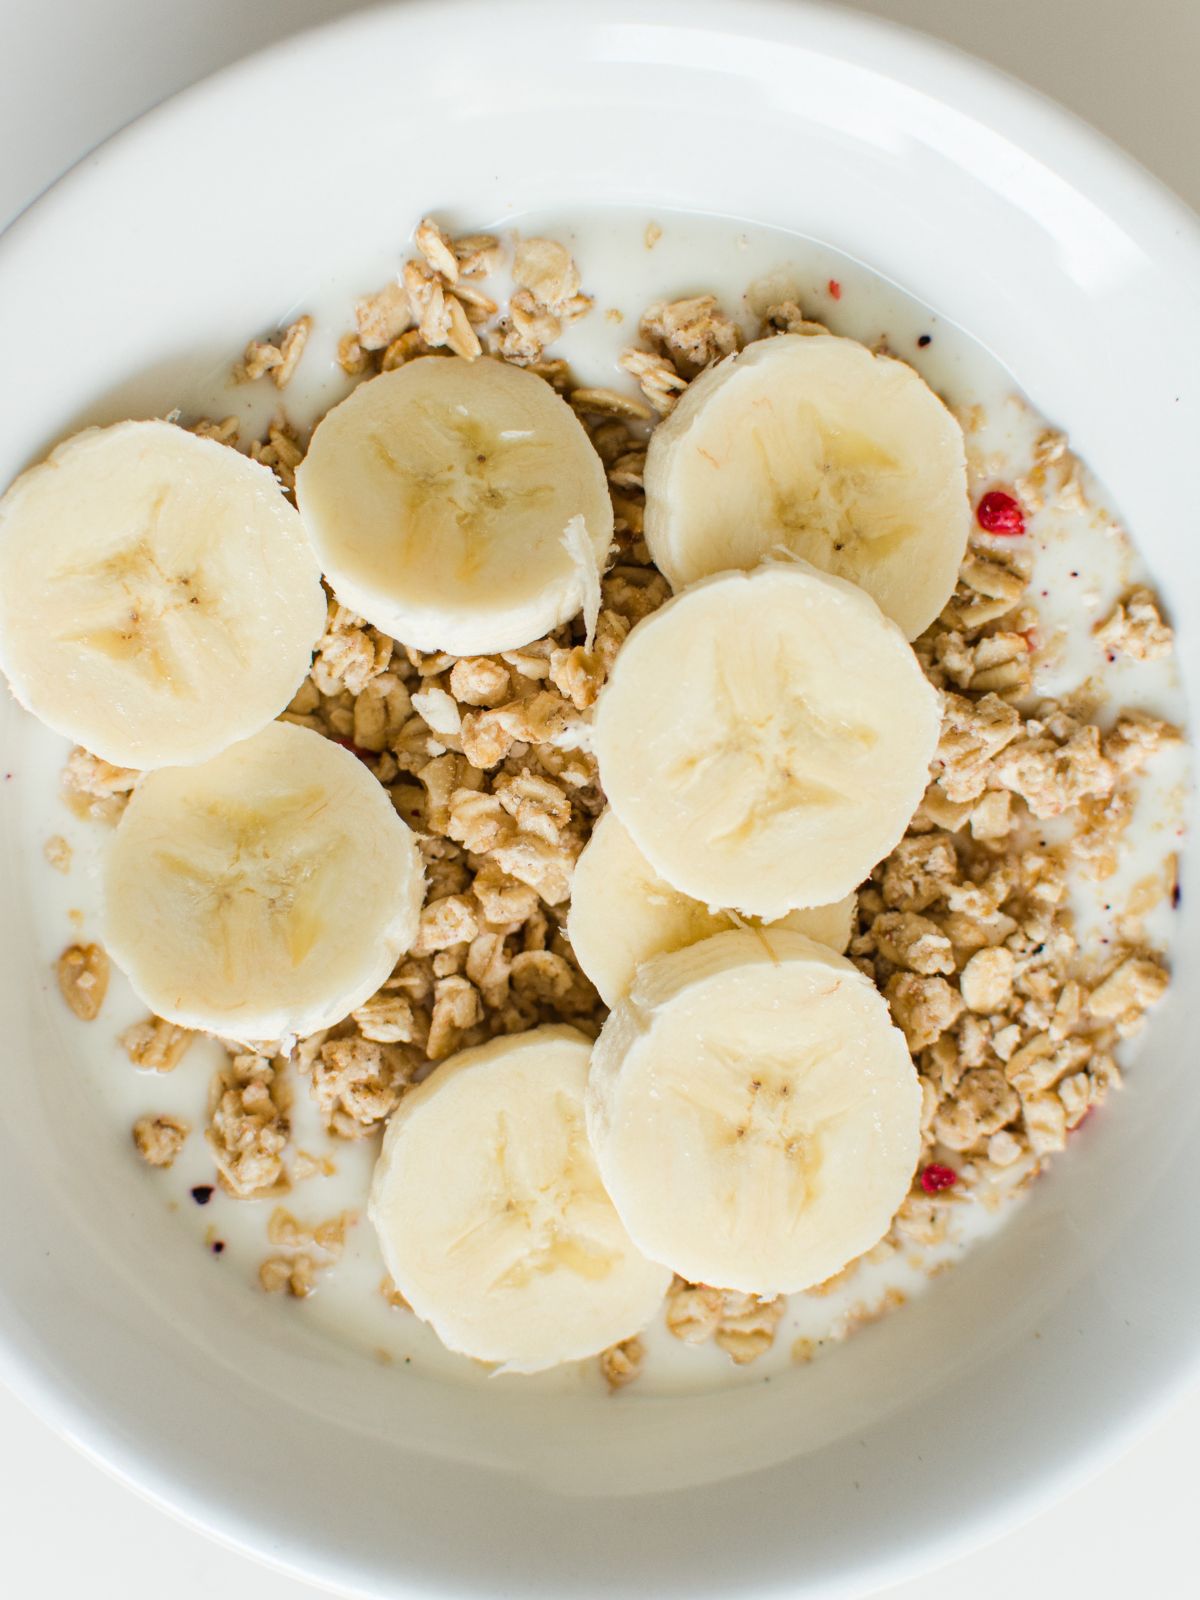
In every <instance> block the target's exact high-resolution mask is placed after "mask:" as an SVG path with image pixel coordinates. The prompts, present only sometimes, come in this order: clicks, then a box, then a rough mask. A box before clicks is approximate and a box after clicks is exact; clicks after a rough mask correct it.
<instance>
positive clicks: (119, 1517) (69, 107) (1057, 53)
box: [0, 0, 1200, 1600]
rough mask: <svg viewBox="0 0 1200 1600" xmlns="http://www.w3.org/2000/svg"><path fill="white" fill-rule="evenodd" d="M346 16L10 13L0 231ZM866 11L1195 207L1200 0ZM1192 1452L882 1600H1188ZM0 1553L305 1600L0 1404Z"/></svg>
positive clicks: (10, 1571)
mask: <svg viewBox="0 0 1200 1600" xmlns="http://www.w3.org/2000/svg"><path fill="white" fill-rule="evenodd" d="M358 3H359V0H3V3H2V4H0V226H3V225H4V224H5V223H6V222H7V221H8V220H9V219H10V218H11V217H12V216H14V215H15V214H16V213H17V212H18V211H19V210H20V209H21V208H22V207H23V206H24V205H26V204H27V203H28V202H29V201H30V200H31V199H33V198H34V197H35V196H36V195H37V194H38V193H39V192H40V190H41V189H42V188H44V187H45V185H46V184H47V183H49V182H51V181H52V180H53V179H54V178H55V177H56V176H57V175H58V174H59V173H60V172H61V171H62V170H63V169H64V168H66V167H67V166H69V165H70V164H71V163H72V162H73V161H74V160H76V159H77V158H78V157H79V156H81V155H83V154H84V153H85V152H86V151H87V150H88V149H89V148H90V147H91V146H92V145H94V144H95V143H96V142H97V141H98V140H100V139H102V138H104V137H105V135H107V134H109V133H111V132H113V130H114V129H116V128H118V127H120V126H121V125H122V124H123V123H125V122H127V121H128V120H129V119H130V118H131V117H133V116H135V115H136V114H137V113H138V112H140V111H142V110H144V109H145V108H146V107H148V106H151V105H153V104H155V102H157V101H159V100H161V99H162V98H163V97H164V96H166V95H168V94H170V93H171V92H172V91H173V90H175V89H178V88H180V87H182V86H183V85H184V84H187V83H191V82H193V81H194V80H195V79H197V78H199V77H201V76H203V75H204V74H205V73H207V72H209V71H211V70H212V69H213V68H215V67H218V66H221V65H223V64H224V63H226V62H228V61H232V60H234V59H235V58H237V57H238V56H241V55H243V54H245V53H246V52H247V51H249V50H254V49H257V48H259V47H260V46H262V45H264V44H268V43H270V42H271V41H272V40H274V39H277V38H280V37H282V36H283V35H285V34H287V33H290V32H294V31H296V30H298V29H300V28H302V27H306V26H308V25H309V24H311V23H314V22H319V21H322V20H325V19H327V18H331V17H335V16H338V15H341V14H343V13H345V12H348V11H352V10H354V9H356V7H357V5H358ZM564 3H568V4H569V3H571V0H564ZM593 3H602V0H593ZM859 3H860V6H861V9H864V10H869V11H873V12H876V13H878V14H880V15H883V16H888V17H892V18H895V19H897V20H899V21H905V22H909V23H912V24H914V25H915V26H917V27H921V28H924V29H926V30H927V31H928V32H930V33H934V34H937V35H938V36H940V37H941V38H943V39H947V40H950V41H952V42H953V43H955V44H958V45H961V46H962V47H963V48H965V49H968V50H971V51H973V52H974V53H975V54H977V55H981V56H984V57H986V58H987V59H989V60H991V61H993V62H995V63H996V64H997V65H999V66H1001V67H1004V68H1005V69H1006V70H1007V71H1009V72H1011V73H1014V74H1015V75H1017V76H1020V77H1022V78H1025V79H1026V80H1027V81H1029V82H1031V83H1033V84H1035V85H1036V86H1037V87H1038V88H1040V89H1042V90H1044V91H1045V92H1046V93H1048V94H1051V95H1054V96H1056V97H1057V98H1058V99H1060V100H1062V101H1063V102H1065V103H1066V104H1067V105H1068V106H1070V107H1071V108H1072V109H1073V110H1074V111H1076V112H1078V113H1080V114H1081V115H1082V116H1084V117H1086V118H1087V119H1088V120H1089V121H1091V122H1093V123H1095V124H1096V125H1097V126H1098V127H1100V128H1101V129H1103V130H1104V131H1105V132H1106V133H1107V134H1109V135H1110V136H1111V137H1112V138H1114V139H1115V140H1117V141H1118V142H1119V143H1121V144H1123V145H1124V146H1125V147H1126V148H1127V149H1129V150H1131V151H1132V152H1133V153H1134V154H1135V155H1136V156H1138V157H1139V158H1140V159H1141V160H1142V161H1143V162H1144V163H1145V165H1146V166H1148V167H1149V168H1150V169H1151V170H1152V171H1153V172H1155V173H1157V174H1158V176H1159V177H1161V178H1163V179H1164V180H1165V181H1166V182H1167V183H1169V184H1171V185H1172V186H1173V187H1174V188H1175V189H1176V190H1178V191H1179V192H1180V193H1181V194H1182V195H1183V196H1184V198H1185V199H1187V200H1189V201H1190V202H1191V204H1192V205H1193V206H1196V207H1197V208H1198V209H1200V163H1198V162H1197V161H1196V157H1195V152H1196V151H1197V149H1200V99H1198V98H1197V96H1196V93H1195V64H1196V62H1197V60H1200V5H1197V3H1196V0H1141V4H1140V5H1139V6H1137V7H1136V8H1135V7H1132V6H1131V5H1130V4H1129V0H859ZM81 270H83V271H86V264H85V263H81ZM1098 1376H1099V1375H1098ZM1101 1392H1102V1384H1099V1385H1098V1394H1100V1393H1101ZM1098 1403H1102V1400H1099V1401H1098ZM1197 1434H1200V1392H1197V1393H1196V1394H1194V1395H1192V1396H1190V1397H1188V1398H1186V1399H1183V1400H1181V1401H1180V1402H1179V1403H1178V1404H1177V1405H1176V1406H1175V1408H1174V1410H1173V1411H1172V1413H1171V1415H1170V1416H1169V1417H1168V1418H1167V1419H1166V1420H1164V1421H1163V1422H1161V1423H1160V1424H1159V1425H1158V1426H1157V1427H1156V1428H1155V1429H1154V1430H1153V1431H1152V1432H1151V1433H1150V1434H1149V1435H1148V1436H1147V1437H1146V1438H1144V1439H1143V1440H1142V1442H1141V1443H1140V1444H1139V1445H1138V1446H1136V1447H1135V1448H1134V1449H1133V1450H1132V1451H1131V1452H1130V1453H1129V1454H1128V1455H1127V1456H1126V1457H1125V1458H1124V1459H1123V1460H1121V1461H1120V1462H1118V1463H1117V1464H1116V1465H1115V1466H1112V1467H1110V1468H1108V1469H1107V1470H1106V1471H1105V1472H1104V1473H1102V1474H1101V1475H1100V1476H1099V1477H1098V1478H1096V1479H1095V1480H1094V1481H1093V1482H1092V1483H1091V1484H1090V1485H1089V1486H1088V1487H1087V1488H1085V1489H1083V1490H1081V1491H1079V1492H1077V1493H1076V1494H1074V1495H1073V1496H1072V1497H1071V1498H1070V1499H1068V1500H1066V1501H1064V1502H1062V1503H1060V1504H1059V1505H1056V1506H1053V1507H1051V1508H1050V1509H1049V1510H1047V1511H1045V1512H1044V1513H1043V1514H1042V1515H1041V1516H1040V1517H1038V1518H1037V1519H1036V1520H1035V1521H1033V1522H1031V1523H1028V1524H1027V1525H1026V1526H1025V1527H1023V1528H1020V1529H1018V1530H1016V1531H1015V1532H1013V1533H1010V1534H1009V1535H1008V1536H1007V1537H1006V1538H1004V1539H1002V1540H1001V1541H1000V1542H999V1543H997V1544H994V1545H992V1546H990V1547H988V1548H987V1549H984V1550H980V1551H979V1552H977V1553H976V1554H975V1555H973V1556H971V1557H969V1558H967V1559H965V1560H962V1561H960V1562H957V1563H956V1564H955V1565H954V1566H952V1567H949V1568H947V1569H945V1570H944V1571H943V1572H941V1573H939V1574H938V1576H937V1577H936V1578H935V1579H932V1580H917V1581H914V1582H912V1583H908V1584H904V1585H902V1586H901V1587H900V1588H898V1589H893V1590H891V1591H889V1593H890V1595H891V1596H892V1597H893V1600H929V1596H930V1595H932V1594H935V1593H936V1594H938V1595H954V1594H959V1593H969V1594H970V1595H971V1596H972V1600H1012V1597H1013V1596H1014V1595H1020V1596H1022V1597H1024V1600H1051V1597H1053V1600H1058V1597H1060V1596H1068V1595H1073V1594H1078V1593H1087V1594H1088V1595H1089V1596H1090V1597H1091V1600H1116V1597H1117V1596H1122V1597H1123V1596H1124V1595H1125V1594H1126V1593H1128V1592H1129V1591H1131V1590H1132V1591H1134V1592H1138V1593H1156V1594H1160V1595H1162V1596H1164V1597H1166V1600H1175V1597H1176V1596H1182V1595H1184V1594H1186V1593H1192V1592H1195V1579H1194V1578H1192V1577H1191V1576H1190V1574H1191V1568H1192V1565H1193V1550H1194V1546H1193V1538H1194V1535H1193V1530H1192V1522H1191V1519H1192V1516H1193V1515H1194V1510H1193V1500H1194V1492H1193V1485H1194V1469H1193V1466H1192V1463H1193V1461H1194V1451H1195V1439H1196V1436H1197ZM1037 1447H1038V1419H1037V1418H1036V1417H1031V1418H1030V1422H1029V1449H1030V1454H1031V1457H1032V1456H1033V1455H1035V1454H1036V1451H1037ZM0 1550H2V1551H3V1556H2V1557H0V1563H2V1567H3V1571H4V1579H5V1581H4V1584H3V1589H4V1593H5V1594H8V1595H12V1596H13V1597H14V1600H17V1597H20V1600H60V1597H62V1600H66V1597H68V1596H81V1597H87V1600H117V1597H118V1596H119V1597H120V1600H150V1597H151V1596H153V1597H154V1600H160V1596H161V1595H162V1594H163V1593H167V1594H169V1595H170V1596H171V1597H172V1600H213V1597H214V1596H225V1597H229V1600H303V1597H304V1596H306V1595H312V1594H313V1593H314V1590H313V1589H312V1588H311V1587H310V1586H309V1585H307V1584H304V1583H301V1582H298V1581H297V1580H295V1579H292V1578H287V1577H283V1576H281V1575H279V1574H277V1573H274V1572H270V1571H267V1570H266V1569H265V1568H261V1567H259V1566H257V1565H255V1564H253V1563H252V1562H250V1561H248V1560H246V1559H245V1558H244V1557H242V1556H240V1555H236V1554H234V1553H233V1552H231V1551H228V1550H225V1549H223V1548H222V1547H220V1546H218V1545H216V1544H214V1543H212V1542H210V1541H209V1540H208V1539H206V1538H205V1537H203V1536H202V1535H201V1534H198V1533H195V1532H193V1531H192V1530H191V1529H189V1528H185V1527H182V1526H180V1525H179V1524H177V1523H175V1522H173V1521H172V1520H170V1519H169V1518H168V1517H166V1516H164V1515H163V1514H162V1513H161V1512H159V1511H158V1510H156V1509H154V1508H152V1507H151V1506H149V1505H147V1504H145V1503H143V1502H142V1501H140V1500H139V1499H137V1498H136V1497H135V1496H134V1495H132V1494H131V1493H129V1492H128V1490H126V1489H124V1488H122V1487H121V1486H119V1485H118V1484H116V1483H114V1482H112V1481H111V1480H110V1479H109V1478H107V1477H106V1476H105V1475H104V1474H103V1473H102V1472H101V1471H100V1470H99V1469H98V1468H97V1467H95V1466H94V1465H92V1464H91V1463H89V1462H88V1461H86V1460H84V1459H83V1457H81V1456H79V1455H77V1454H76V1453H75V1452H74V1450H72V1449H71V1447H70V1446H69V1445H68V1444H66V1443H65V1442H63V1441H62V1440H60V1439H58V1438H56V1437H55V1436H54V1435H53V1434H51V1433H50V1431H49V1430H48V1429H47V1428H45V1427H44V1426H43V1424H42V1423H40V1422H39V1421H38V1420H37V1419H36V1418H34V1417H33V1416H32V1415H31V1414H30V1413H29V1412H28V1411H27V1410H26V1409H25V1408H24V1406H23V1405H22V1404H21V1403H20V1402H19V1401H18V1400H16V1399H15V1398H14V1397H13V1396H12V1395H10V1394H8V1393H6V1392H5V1391H3V1390H2V1389H0ZM1185 1574H1186V1575H1187V1576H1186V1577H1185Z"/></svg>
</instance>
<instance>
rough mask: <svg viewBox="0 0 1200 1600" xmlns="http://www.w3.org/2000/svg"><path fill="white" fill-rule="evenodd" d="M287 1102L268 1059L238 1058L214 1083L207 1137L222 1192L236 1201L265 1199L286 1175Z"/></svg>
mask: <svg viewBox="0 0 1200 1600" xmlns="http://www.w3.org/2000/svg"><path fill="white" fill-rule="evenodd" d="M283 1101H284V1095H283V1093H282V1085H281V1084H280V1083H279V1081H278V1075H277V1070H276V1068H275V1067H274V1066H273V1065H272V1063H271V1061H270V1060H269V1059H268V1058H267V1057H266V1056H261V1055H255V1054H251V1053H245V1054H240V1055H233V1056H231V1057H230V1060H229V1063H228V1065H227V1066H226V1067H225V1068H223V1069H222V1071H220V1072H218V1073H217V1075H216V1077H215V1078H214V1080H213V1085H212V1091H211V1093H210V1096H209V1111H208V1128H207V1130H206V1131H205V1135H204V1137H205V1139H206V1140H207V1142H208V1148H209V1150H210V1151H211V1152H212V1158H213V1161H214V1163H215V1164H216V1168H217V1173H218V1176H219V1178H220V1181H221V1187H222V1188H223V1189H224V1190H225V1192H226V1194H229V1195H232V1196H233V1198H234V1199H235V1200H246V1199H250V1198H251V1197H254V1196H258V1195H261V1194H264V1193H265V1192H266V1191H268V1190H270V1189H272V1188H274V1186H275V1185H276V1184H277V1183H278V1182H279V1180H280V1178H281V1177H282V1176H283V1152H284V1150H285V1148H286V1146H287V1142H288V1135H289V1132H290V1124H289V1122H288V1117H287V1113H286V1109H285V1106H284V1104H283Z"/></svg>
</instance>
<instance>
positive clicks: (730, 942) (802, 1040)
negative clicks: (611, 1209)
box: [587, 928, 921, 1295]
mask: <svg viewBox="0 0 1200 1600" xmlns="http://www.w3.org/2000/svg"><path fill="white" fill-rule="evenodd" d="M920 1117H921V1091H920V1088H919V1085H918V1081H917V1073H916V1069H915V1068H914V1066H913V1064H912V1059H911V1057H910V1056H909V1053H908V1047H907V1046H906V1044H905V1042H904V1036H903V1034H902V1033H900V1031H899V1030H898V1029H897V1028H895V1027H893V1026H892V1023H891V1019H890V1017H889V1015H888V1009H887V1006H886V1004H885V1003H884V1001H883V998H882V997H881V995H880V994H879V992H878V990H877V989H876V988H875V986H874V985H873V984H872V983H870V982H869V981H868V980H867V979H866V978H865V977H864V976H863V975H862V973H861V972H859V971H858V969H857V968H856V967H854V966H853V965H852V964H851V963H850V962H849V961H847V960H846V959H845V958H844V957H842V956H838V955H834V954H833V952H832V951H830V950H826V949H824V948H823V947H822V946H821V945H819V944H817V943H815V941H813V940H811V939H806V938H805V937H804V936H803V935H802V934H799V933H788V932H781V931H779V930H777V929H773V928H772V929H769V930H762V931H759V932H746V931H738V932H733V933H719V934H716V935H715V936H714V937H713V938H711V939H705V940H704V941H703V942H702V943H700V944H695V945H692V946H691V947H690V948H689V949H687V950H678V951H675V952H674V953H672V954H669V955H664V956H657V957H655V959H654V960H652V961H648V962H647V963H646V964H645V965H644V966H643V967H641V968H640V969H639V971H638V975H637V979H636V981H635V983H634V986H633V989H632V990H631V992H630V994H629V995H628V997H627V998H626V999H625V1000H623V1001H621V1003H620V1004H619V1005H618V1006H617V1007H616V1009H615V1010H614V1011H613V1012H612V1014H611V1015H610V1016H609V1018H608V1021H607V1022H606V1023H605V1024H604V1029H603V1031H602V1033H601V1035H600V1038H599V1039H598V1041H597V1042H596V1046H595V1049H594V1051H593V1054H592V1067H591V1074H590V1077H589V1079H588V1092H587V1121H588V1132H589V1134H590V1136H591V1140H592V1144H593V1147H594V1148H595V1151H596V1159H597V1161H598V1162H599V1164H600V1173H601V1176H602V1177H603V1179H604V1183H605V1186H606V1188H607V1189H608V1192H609V1194H610V1195H611V1196H612V1198H613V1202H614V1204H615V1205H616V1208H617V1210H618V1211H619V1212H620V1214H621V1219H622V1221H623V1222H624V1224H625V1226H626V1227H627V1228H628V1229H629V1233H630V1236H631V1237H632V1238H633V1239H634V1241H635V1242H636V1243H637V1244H638V1245H639V1246H640V1247H641V1249H642V1250H643V1252H644V1253H645V1254H646V1255H647V1256H649V1258H650V1259H651V1260H652V1261H661V1262H662V1263H663V1265H664V1266H668V1267H672V1268H674V1270H675V1271H676V1272H678V1273H680V1274H682V1276H683V1277H685V1278H687V1279H688V1280H689V1281H690V1282H693V1283H711V1284H716V1285H718V1286H719V1287H721V1288H723V1289H740V1290H741V1291H742V1292H743V1293H746V1294H759V1295H776V1294H791V1293H793V1292H795V1291H796V1290H799V1289H807V1288H809V1287H811V1286H812V1285H813V1284H815V1283H821V1282H823V1281H824V1280H825V1279H826V1278H829V1277H832V1275H833V1274H834V1273H835V1272H838V1271H840V1270H841V1268H842V1267H844V1266H845V1265H846V1263H847V1262H848V1261H851V1260H853V1258H854V1257H855V1256H858V1255H861V1254H862V1252H863V1251H864V1250H869V1249H870V1248H871V1246H872V1245H873V1244H875V1243H877V1241H878V1240H879V1239H880V1238H882V1236H883V1235H884V1233H886V1232H887V1229H888V1226H889V1224H890V1223H891V1220H892V1218H893V1216H894V1215H895V1213H896V1211H897V1209H898V1208H899V1206H900V1203H901V1201H902V1200H903V1199H904V1196H905V1195H906V1194H907V1192H908V1187H909V1184H910V1182H911V1181H912V1175H913V1171H914V1169H915V1167H916V1164H917V1158H918V1156H919V1154H920V1150H921V1130H920Z"/></svg>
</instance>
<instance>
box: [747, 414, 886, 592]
mask: <svg viewBox="0 0 1200 1600" xmlns="http://www.w3.org/2000/svg"><path fill="white" fill-rule="evenodd" d="M788 431H789V433H790V437H791V438H792V439H808V440H811V453H810V455H809V458H808V460H807V462H806V463H805V465H804V469H803V470H802V471H801V472H800V473H799V474H798V475H796V476H788V477H785V476H782V475H781V474H780V472H779V470H778V465H777V464H778V462H780V461H787V460H788V458H789V452H788V450H787V449H783V450H781V449H780V448H779V440H778V438H776V437H773V435H774V434H775V432H776V430H775V429H769V430H765V429H759V428H756V429H754V432H753V439H754V448H755V452H756V454H757V456H758V461H759V467H760V470H761V472H762V475H763V480H764V481H765V483H766V485H767V489H768V494H769V497H770V504H771V516H772V518H773V520H774V522H775V523H776V524H777V525H778V527H779V528H780V529H781V530H782V532H783V535H784V542H785V544H786V546H787V548H788V549H790V550H793V551H795V552H797V553H799V554H803V553H804V552H805V550H806V548H807V549H808V550H809V552H810V553H811V549H812V542H813V541H814V540H816V541H817V542H818V543H819V544H823V545H824V546H825V547H826V548H825V550H824V551H823V553H822V556H821V564H822V565H824V566H826V567H828V568H829V570H831V571H833V572H839V571H842V570H845V571H846V572H851V571H852V570H858V569H859V568H861V565H862V562H863V560H864V559H866V560H867V561H868V562H869V563H870V564H871V565H874V564H875V563H876V562H879V561H883V560H885V559H886V558H887V557H889V556H891V555H892V554H894V552H895V551H896V549H897V548H898V547H899V546H900V545H901V544H903V543H904V541H905V540H906V539H907V538H909V536H910V535H911V534H912V532H913V529H912V526H911V524H910V523H909V522H908V520H907V519H906V518H904V517H900V516H898V515H897V514H896V512H895V509H894V508H895V507H896V506H897V505H899V503H900V496H899V495H898V494H897V492H896V485H897V483H898V482H899V481H900V480H901V479H903V478H904V477H906V476H907V473H906V471H905V468H904V466H903V464H902V463H901V462H900V461H898V460H897V459H896V458H895V456H893V455H892V454H891V453H890V452H889V451H887V450H885V449H884V448H883V446H882V445H881V444H880V443H879V441H878V440H876V439H872V438H871V437H870V436H869V435H867V434H863V433H857V432H855V431H853V430H852V429H849V428H844V427H839V426H837V425H836V424H833V423H831V422H830V420H829V418H828V417H827V416H822V415H821V414H820V413H819V412H818V411H817V410H816V408H815V407H813V406H811V405H809V404H803V405H800V406H799V407H798V408H797V411H796V416H795V420H794V423H792V424H791V425H790V427H789V430H788ZM791 449H792V451H793V452H794V449H795V446H794V445H793V446H792V447H791ZM889 508H892V509H889Z"/></svg>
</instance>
